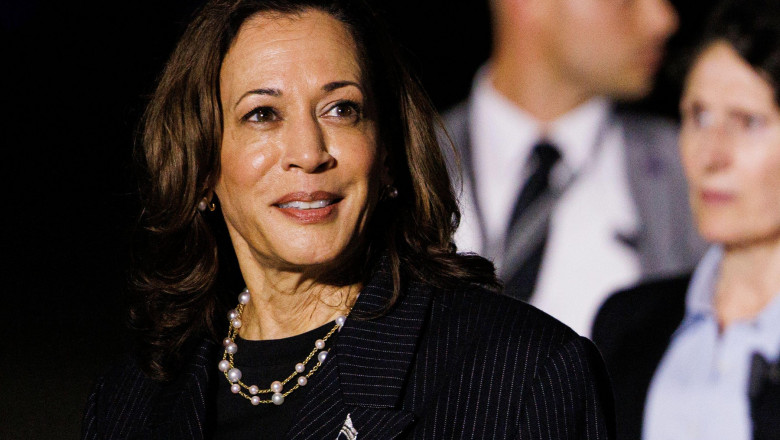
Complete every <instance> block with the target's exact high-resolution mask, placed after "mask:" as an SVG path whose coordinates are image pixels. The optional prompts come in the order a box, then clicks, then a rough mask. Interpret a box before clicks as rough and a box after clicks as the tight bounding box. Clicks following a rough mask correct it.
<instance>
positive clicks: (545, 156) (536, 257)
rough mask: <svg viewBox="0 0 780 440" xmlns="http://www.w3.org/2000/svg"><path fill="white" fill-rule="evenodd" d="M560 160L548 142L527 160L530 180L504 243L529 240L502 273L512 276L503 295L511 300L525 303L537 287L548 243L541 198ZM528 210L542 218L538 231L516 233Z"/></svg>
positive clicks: (546, 210)
mask: <svg viewBox="0 0 780 440" xmlns="http://www.w3.org/2000/svg"><path fill="white" fill-rule="evenodd" d="M560 158H561V154H560V153H559V152H558V149H557V148H555V146H554V145H552V144H550V143H549V142H547V141H541V142H539V143H538V144H536V145H535V146H534V148H533V151H532V152H531V157H530V158H529V161H528V166H529V170H530V177H529V178H528V180H526V183H525V185H524V186H523V189H522V191H520V196H519V197H518V199H517V202H516V203H515V208H514V211H513V212H512V217H511V218H512V221H511V223H510V225H509V229H508V234H510V235H508V236H507V237H506V243H507V246H509V247H511V245H512V243H513V241H515V240H513V238H514V237H512V236H511V234H517V233H521V234H528V235H530V236H531V238H530V239H528V240H524V241H523V242H524V243H526V245H527V246H529V249H527V250H525V252H524V253H525V255H526V257H525V258H523V259H522V260H521V261H519V266H516V267H506V268H504V270H502V272H503V273H505V274H511V275H509V277H508V278H509V279H505V280H504V281H505V284H504V292H505V293H506V294H507V295H509V296H512V297H514V298H519V299H522V300H528V299H529V298H530V297H531V294H532V293H533V290H534V287H535V286H536V278H537V275H538V274H539V267H540V266H541V263H542V255H543V254H544V247H545V244H546V242H547V233H548V230H549V220H550V218H549V217H550V216H549V214H550V210H551V206H546V207H545V206H539V205H540V204H541V203H542V202H541V200H542V198H543V196H545V195H548V193H549V191H550V171H551V170H552V169H553V167H554V166H555V164H556V163H557V162H558V160H559V159H560ZM550 200H551V199H550ZM529 211H537V212H535V213H534V215H541V216H542V222H541V223H540V226H539V227H538V230H535V231H532V230H520V231H518V230H517V227H516V223H517V222H519V221H520V220H521V219H522V217H523V216H526V215H529ZM512 251H513V250H512V249H506V251H505V254H508V253H511V252H512ZM505 263H508V264H512V263H511V262H510V261H505Z"/></svg>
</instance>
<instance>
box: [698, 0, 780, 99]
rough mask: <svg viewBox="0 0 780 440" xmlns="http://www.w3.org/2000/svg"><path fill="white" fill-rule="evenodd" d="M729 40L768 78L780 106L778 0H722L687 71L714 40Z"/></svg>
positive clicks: (779, 3)
mask: <svg viewBox="0 0 780 440" xmlns="http://www.w3.org/2000/svg"><path fill="white" fill-rule="evenodd" d="M719 41H722V42H725V43H728V44H729V45H730V46H731V47H732V48H733V49H734V50H735V51H736V52H737V53H738V54H739V56H740V57H741V58H742V59H744V60H745V61H746V62H747V63H748V64H750V65H751V66H752V67H753V69H755V70H756V71H757V72H760V73H762V74H763V75H764V77H765V78H766V79H767V80H768V81H769V83H770V85H771V86H772V88H773V89H774V92H775V102H776V103H777V104H778V105H780V94H778V85H780V1H778V0H725V1H721V2H720V3H718V4H717V5H716V7H715V9H714V10H713V13H712V15H711V16H710V18H709V19H708V20H707V22H706V24H705V29H704V32H703V33H702V36H701V37H700V38H699V39H698V40H697V41H696V43H695V45H694V46H693V51H692V52H691V54H690V55H689V56H688V57H687V59H686V69H685V71H686V72H687V71H689V70H690V69H691V68H692V66H693V63H695V62H696V59H697V58H698V57H699V56H700V55H701V54H702V52H703V51H704V50H706V49H707V48H708V47H709V46H711V45H712V44H714V43H716V42H719Z"/></svg>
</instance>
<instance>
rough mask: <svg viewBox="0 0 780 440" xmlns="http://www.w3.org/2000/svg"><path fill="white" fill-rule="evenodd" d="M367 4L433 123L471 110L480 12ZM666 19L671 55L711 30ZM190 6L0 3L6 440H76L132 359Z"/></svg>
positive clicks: (688, 14) (481, 48)
mask: <svg viewBox="0 0 780 440" xmlns="http://www.w3.org/2000/svg"><path fill="white" fill-rule="evenodd" d="M375 3H376V4H378V5H379V7H380V9H383V10H384V11H385V13H386V15H387V17H388V21H389V22H390V24H391V27H392V28H393V30H394V32H395V33H396V35H397V39H398V41H400V42H401V44H402V45H403V46H404V47H405V48H406V49H407V50H408V51H409V53H410V58H411V62H412V64H413V66H414V67H415V69H416V70H417V72H418V74H419V75H420V77H421V78H422V80H423V83H424V84H425V85H426V87H427V90H428V92H429V93H430V95H431V97H432V99H433V101H434V103H435V104H436V105H437V107H439V108H440V109H445V108H447V107H448V106H450V105H452V104H454V103H455V102H457V101H459V100H461V99H463V98H465V97H466V95H467V93H468V88H469V85H470V83H471V77H472V75H473V73H474V71H475V70H476V68H477V67H478V66H479V65H480V64H481V63H482V62H483V61H484V60H485V59H486V58H487V55H488V52H489V48H490V38H489V26H488V25H489V22H488V13H487V8H486V6H485V4H484V2H483V1H481V0H472V1H468V2H466V1H460V2H458V1H452V0H449V1H447V0H435V1H434V0H427V1H426V0H415V1H410V0H395V1H392V2H382V1H375ZM674 3H677V5H678V7H679V8H680V14H681V22H682V27H681V29H682V31H681V33H680V35H679V36H677V37H676V38H675V40H673V42H672V45H671V47H672V49H673V50H674V49H677V48H679V47H681V45H682V43H684V42H686V41H687V40H689V39H690V36H691V35H693V34H695V33H696V32H697V31H698V26H699V25H700V22H701V19H702V17H703V16H704V12H703V11H704V10H703V9H702V8H700V7H697V6H696V5H694V4H692V3H689V2H683V1H682V0H677V1H676V2H674ZM198 4H199V2H194V1H183V0H165V1H160V0H157V1H133V2H98V1H85V2H78V3H76V2H62V1H57V2H55V1H42V0H41V1H34V0H33V1H22V0H15V1H10V2H8V1H5V2H3V3H0V29H1V32H2V33H1V34H0V57H1V58H0V59H1V60H2V67H0V72H2V78H3V80H2V81H1V83H2V95H0V96H2V103H3V106H2V108H3V111H2V117H1V118H0V120H2V124H1V125H0V128H2V133H0V139H2V178H3V186H2V187H3V188H4V189H5V191H3V193H2V197H0V216H1V217H2V218H3V220H4V225H3V227H2V231H3V236H2V244H1V245H0V246H2V250H3V252H2V261H0V263H1V264H0V267H1V268H2V269H0V270H2V272H1V273H2V286H3V291H2V292H1V293H0V294H1V295H2V300H1V301H2V302H1V303H0V330H1V331H2V333H0V335H2V337H0V353H1V354H0V359H2V363H1V364H2V368H0V439H38V438H40V439H44V438H45V439H52V438H65V439H67V438H77V437H78V431H79V426H80V418H81V412H82V409H83V405H84V402H85V400H86V397H87V394H88V393H89V390H90V388H91V385H92V381H93V380H94V379H95V377H96V376H97V375H99V374H100V372H101V371H103V370H104V369H105V368H106V366H107V364H108V363H109V362H110V361H111V360H112V359H114V358H115V357H116V356H118V355H119V354H120V353H122V352H123V351H124V350H125V349H126V347H127V337H126V335H125V332H124V330H123V329H124V313H123V308H124V299H123V298H124V292H125V290H126V287H125V286H126V278H127V277H126V269H127V261H128V247H129V246H128V244H129V237H130V233H131V231H132V228H133V225H134V221H135V218H136V217H137V213H138V203H137V200H136V196H135V187H134V183H133V180H132V163H131V162H132V158H131V149H132V144H133V139H134V137H135V133H136V124H137V120H138V118H139V116H140V114H141V112H142V110H143V107H144V104H145V102H146V100H147V96H148V95H149V94H150V93H151V91H152V90H153V86H154V81H155V78H156V76H157V75H158V73H159V71H160V70H161V67H162V64H163V63H164V61H165V59H166V57H167V56H168V54H169V53H170V51H171V50H172V48H173V45H174V43H175V40H176V38H177V37H178V36H179V35H180V33H181V32H182V31H183V28H184V24H185V23H186V22H187V19H188V17H190V15H191V14H192V12H193V10H194V9H195V8H196V7H197V5H198ZM705 9H706V8H705ZM661 78H662V79H661V80H660V85H659V87H658V88H657V93H656V94H654V95H653V96H652V97H651V98H650V99H648V100H646V101H645V102H643V103H640V104H638V105H637V107H638V108H639V109H641V110H643V111H649V112H656V113H662V114H666V115H670V116H674V115H675V108H676V100H677V92H676V91H675V88H674V87H673V86H672V84H673V82H672V81H670V80H669V79H668V78H666V77H665V76H662V77H661Z"/></svg>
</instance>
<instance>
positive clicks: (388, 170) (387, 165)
mask: <svg viewBox="0 0 780 440" xmlns="http://www.w3.org/2000/svg"><path fill="white" fill-rule="evenodd" d="M381 150H382V151H381V152H380V163H381V165H380V173H381V175H380V183H381V184H382V187H383V188H384V187H385V186H387V185H392V184H393V182H395V179H394V178H393V172H392V169H393V166H392V159H391V158H390V154H389V153H388V150H387V148H386V147H384V146H383V147H382V148H381Z"/></svg>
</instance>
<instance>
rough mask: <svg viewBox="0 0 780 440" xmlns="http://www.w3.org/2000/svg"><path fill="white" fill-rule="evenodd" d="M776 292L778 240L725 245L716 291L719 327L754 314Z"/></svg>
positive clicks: (779, 284) (779, 270) (779, 289)
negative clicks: (746, 244) (744, 244)
mask: <svg viewBox="0 0 780 440" xmlns="http://www.w3.org/2000/svg"><path fill="white" fill-rule="evenodd" d="M778 292H780V243H778V242H772V243H762V244H752V245H749V246H727V247H726V248H725V252H724V256H723V261H722V262H721V266H720V273H719V277H718V284H717V288H716V294H715V310H716V313H717V317H718V321H719V323H720V326H721V328H726V327H728V326H729V325H731V324H732V323H734V322H735V321H740V320H750V319H753V318H755V317H756V316H758V314H759V313H761V311H762V310H763V309H764V308H765V307H766V306H767V304H769V303H770V302H771V301H772V299H773V298H774V297H775V296H776V295H777V293H778Z"/></svg>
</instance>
